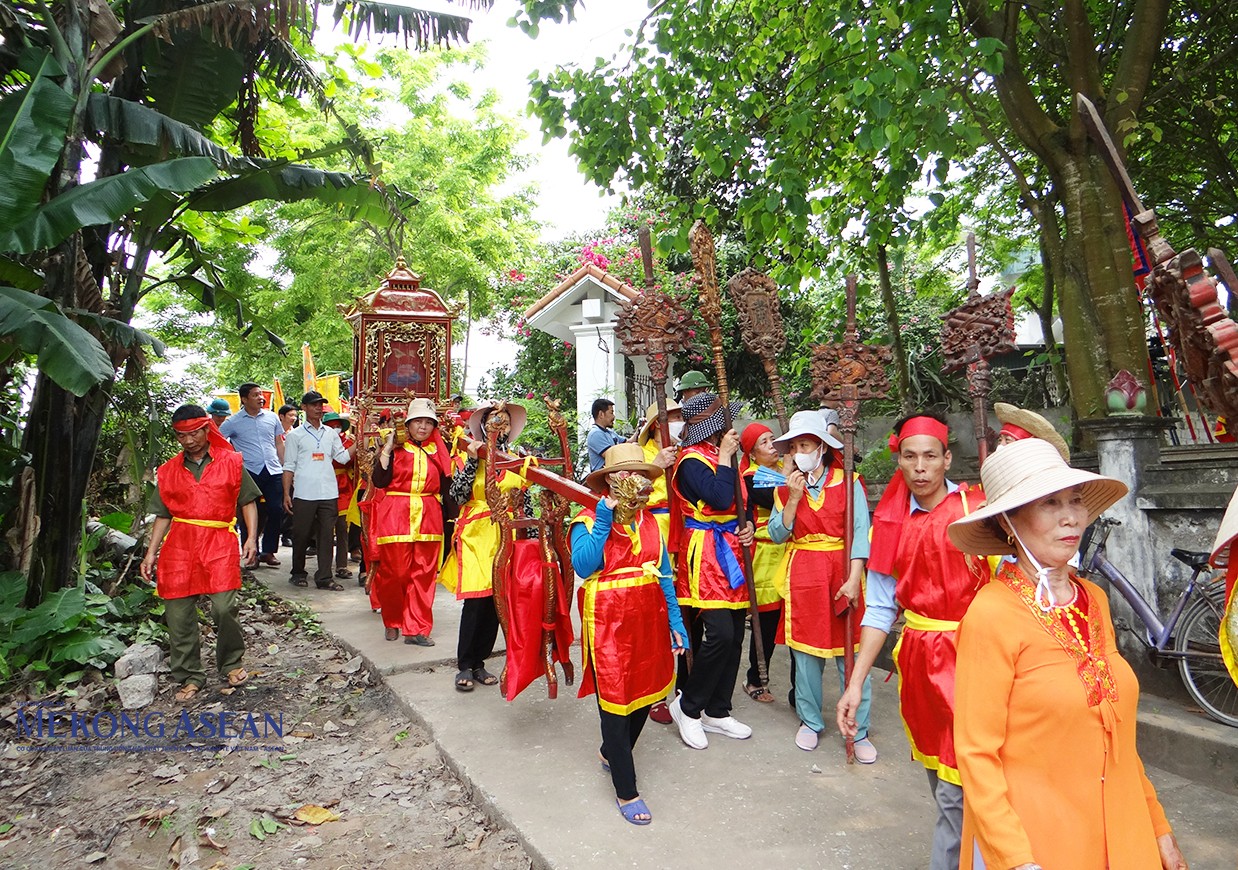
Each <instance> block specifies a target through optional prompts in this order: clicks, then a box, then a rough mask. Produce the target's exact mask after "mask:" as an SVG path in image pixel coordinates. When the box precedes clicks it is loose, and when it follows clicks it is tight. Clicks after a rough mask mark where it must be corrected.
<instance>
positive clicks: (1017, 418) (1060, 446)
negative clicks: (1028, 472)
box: [993, 402, 1070, 462]
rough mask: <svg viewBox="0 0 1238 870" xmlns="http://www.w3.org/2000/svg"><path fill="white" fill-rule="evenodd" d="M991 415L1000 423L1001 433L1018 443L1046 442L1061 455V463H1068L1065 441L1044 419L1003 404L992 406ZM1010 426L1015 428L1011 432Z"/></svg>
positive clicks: (1068, 452)
mask: <svg viewBox="0 0 1238 870" xmlns="http://www.w3.org/2000/svg"><path fill="white" fill-rule="evenodd" d="M993 413H994V414H996V415H997V419H998V420H1000V421H1001V422H1002V431H1004V432H1006V433H1007V434H1008V435H1011V436H1013V437H1015V438H1017V439H1018V440H1020V441H1021V440H1023V439H1025V438H1029V437H1030V438H1039V439H1040V440H1042V441H1048V442H1049V443H1050V444H1052V445H1053V449H1054V450H1056V451H1057V452H1058V453H1060V454H1061V455H1062V459H1063V461H1065V462H1070V448H1069V447H1067V446H1066V439H1065V438H1063V437H1062V436H1061V435H1059V434H1058V431H1057V430H1056V429H1054V428H1053V424H1052V423H1050V422H1049V421H1048V420H1046V419H1045V418H1044V417H1042V416H1040V415H1039V414H1037V413H1036V412H1034V411H1028V410H1027V409H1025V408H1019V407H1017V406H1015V405H1008V404H1006V403H1005V402H997V403H996V404H994V405H993ZM1011 426H1013V427H1015V428H1014V430H1011V428H1010V427H1011Z"/></svg>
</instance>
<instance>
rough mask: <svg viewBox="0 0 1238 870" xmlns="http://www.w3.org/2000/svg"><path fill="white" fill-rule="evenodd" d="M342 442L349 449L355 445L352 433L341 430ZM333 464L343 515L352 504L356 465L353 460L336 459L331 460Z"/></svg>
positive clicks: (341, 513) (340, 510)
mask: <svg viewBox="0 0 1238 870" xmlns="http://www.w3.org/2000/svg"><path fill="white" fill-rule="evenodd" d="M340 443H341V444H343V445H344V449H345V450H347V449H348V448H349V447H351V446H352V445H353V439H352V437H351V436H350V435H348V434H346V433H344V432H341V433H340ZM331 465H332V466H333V467H334V468H335V485H336V488H337V492H338V493H339V495H338V497H337V498H338V508H339V512H340V516H343V515H344V514H345V513H347V512H348V506H349V505H351V504H352V494H353V467H354V466H353V463H352V462H351V461H349V462H338V461H336V460H334V459H332V460H331Z"/></svg>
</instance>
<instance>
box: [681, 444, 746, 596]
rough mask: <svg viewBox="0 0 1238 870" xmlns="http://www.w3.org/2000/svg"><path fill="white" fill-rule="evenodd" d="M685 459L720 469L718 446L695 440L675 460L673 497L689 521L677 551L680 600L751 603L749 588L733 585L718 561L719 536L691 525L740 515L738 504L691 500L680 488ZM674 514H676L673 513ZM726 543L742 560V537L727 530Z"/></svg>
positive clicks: (730, 518) (720, 520) (725, 534)
mask: <svg viewBox="0 0 1238 870" xmlns="http://www.w3.org/2000/svg"><path fill="white" fill-rule="evenodd" d="M685 462H703V463H704V464H705V465H706V466H707V467H708V468H709V469H710V470H711V471H714V472H716V471H717V470H718V448H717V447H715V446H713V445H712V444H693V445H692V446H691V447H686V448H684V449H683V450H682V451H680V453H679V458H678V459H677V460H676V461H675V479H674V480H673V482H672V485H671V492H672V496H671V498H672V499H673V500H674V503H675V508H676V510H677V514H678V516H679V517H682V521H683V523H684V524H685V526H684V528H683V531H682V534H681V535H680V536H679V548H678V550H677V551H676V564H675V594H676V596H677V597H678V598H679V603H680V604H683V605H685V606H688V607H701V608H732V609H739V608H744V607H747V606H748V590H747V589H746V588H745V587H744V586H743V585H740V586H739V587H738V588H732V587H731V584H730V582H729V581H728V580H727V577H726V574H725V573H724V572H723V569H722V566H721V564H720V563H719V561H718V551H717V544H716V543H715V540H716V536H715V535H714V533H713V532H712V531H706V530H704V529H692V528H688V527H687V524H688V523H708V524H711V525H712V524H715V523H726V522H730V521H732V520H735V519H736V514H735V505H734V502H732V504H731V506H730V507H729V508H727V509H726V510H721V511H719V510H715V509H714V508H712V507H710V506H709V505H708V504H706V503H705V502H704V501H688V499H687V498H686V497H685V496H684V494H683V492H682V491H681V490H680V488H679V469H680V467H681V466H682V465H683V463H685ZM673 515H674V514H673ZM724 536H725V542H726V546H729V547H730V549H731V552H732V553H734V554H735V560H736V562H738V563H740V564H742V561H743V557H742V556H741V554H740V548H739V539H738V538H736V537H735V534H734V533H731V532H726V533H724Z"/></svg>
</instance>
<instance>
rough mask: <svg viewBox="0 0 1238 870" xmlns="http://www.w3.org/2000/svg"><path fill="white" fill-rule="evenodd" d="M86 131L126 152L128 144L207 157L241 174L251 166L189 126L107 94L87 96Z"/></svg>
mask: <svg viewBox="0 0 1238 870" xmlns="http://www.w3.org/2000/svg"><path fill="white" fill-rule="evenodd" d="M86 129H87V131H88V132H89V133H90V134H92V135H93V136H99V135H103V136H107V137H108V138H109V139H111V140H113V141H117V142H122V143H124V145H125V146H126V150H134V149H130V148H129V146H131V145H137V146H141V145H149V146H152V147H153V148H156V149H159V150H160V151H161V152H165V153H168V154H174V155H176V156H180V157H209V158H210V159H211V161H212V162H213V163H214V164H215V165H216V166H218V167H219V168H220V169H224V170H229V171H240V170H244V169H251V168H253V167H254V164H253V162H252V161H250V160H248V159H246V158H244V157H238V156H236V155H235V154H233V153H232V152H230V151H228V149H226V148H224V147H222V146H220V145H218V144H217V143H215V142H212V141H211V140H210V139H208V138H207V137H206V136H204V135H203V134H202V133H201V132H199V131H198V130H196V129H194V128H193V127H191V126H189V125H188V124H185V123H182V122H181V121H177V120H176V119H174V118H169V117H168V116H167V115H165V114H163V113H162V112H158V111H156V110H154V109H152V108H150V107H149V106H143V105H142V104H141V103H135V102H133V101H132V100H122V99H121V98H119V97H113V96H109V95H107V94H101V93H93V94H91V95H90V99H89V102H88V103H87V104H86ZM143 153H149V152H145V151H144V152H143ZM126 162H128V163H131V164H132V163H146V162H149V161H146V160H130V161H126Z"/></svg>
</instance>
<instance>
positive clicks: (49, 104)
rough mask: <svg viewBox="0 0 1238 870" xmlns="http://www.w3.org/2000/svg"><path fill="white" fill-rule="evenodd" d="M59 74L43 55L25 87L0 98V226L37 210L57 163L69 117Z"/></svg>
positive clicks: (70, 107)
mask: <svg viewBox="0 0 1238 870" xmlns="http://www.w3.org/2000/svg"><path fill="white" fill-rule="evenodd" d="M63 75H64V70H62V69H61V68H60V65H59V64H58V63H56V61H55V59H54V58H53V57H52V56H51V55H50V54H46V55H44V56H43V57H42V59H41V61H40V62H39V65H38V72H37V73H36V74H35V75H34V76H33V77H32V79H31V81H30V84H28V85H27V86H26V87H24V88H22V89H21V90H18V91H14V92H13V93H11V94H9V95H8V96H6V97H5V98H4V99H3V100H0V178H2V179H4V183H3V184H0V227H11V226H15V225H16V224H17V222H18V220H19V219H21V217H22V216H23V215H26V214H28V213H29V212H31V211H33V210H34V209H35V208H36V207H37V206H38V204H39V202H40V200H42V198H43V188H45V187H46V186H47V179H48V177H49V176H50V175H51V172H52V169H53V167H55V165H56V161H58V160H59V159H60V153H61V151H62V150H63V148H64V142H65V132H66V131H67V130H68V129H69V119H70V118H71V117H72V115H73V100H72V98H71V97H70V96H69V95H68V94H67V93H65V92H64V90H63V89H62V88H61V87H60V85H58V84H56V82H55V81H54V79H55V78H58V77H60V76H63Z"/></svg>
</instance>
